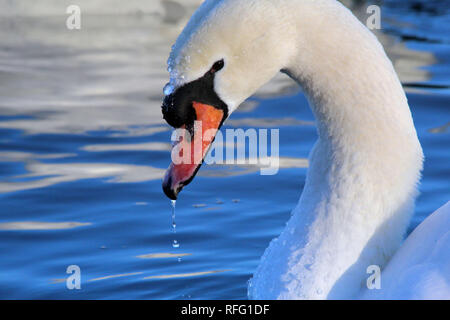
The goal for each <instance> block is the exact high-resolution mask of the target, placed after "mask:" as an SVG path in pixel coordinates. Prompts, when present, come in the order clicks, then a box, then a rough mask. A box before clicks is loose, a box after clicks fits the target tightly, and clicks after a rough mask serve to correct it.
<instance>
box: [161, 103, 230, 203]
mask: <svg viewBox="0 0 450 320" xmlns="http://www.w3.org/2000/svg"><path fill="white" fill-rule="evenodd" d="M192 104H193V107H194V110H195V114H196V121H195V123H194V128H193V130H190V131H188V130H181V132H182V135H181V137H180V138H179V140H178V141H177V142H176V143H175V144H174V145H173V149H172V163H171V164H170V166H169V168H168V169H167V171H166V175H165V177H164V181H163V190H164V193H165V194H166V195H167V197H169V198H170V199H172V200H176V199H177V196H178V193H179V192H180V191H181V189H182V188H183V187H184V186H185V185H187V184H189V183H190V182H191V181H192V180H193V179H194V177H195V175H196V173H197V171H198V169H200V166H201V165H202V163H203V159H204V158H205V156H206V153H207V152H208V150H209V148H210V147H211V144H212V142H213V141H214V137H215V135H216V132H217V130H219V128H220V126H221V124H222V122H223V118H224V112H223V111H222V110H219V109H217V108H214V107H213V106H210V105H207V104H202V103H199V102H195V101H194V102H193V103H192ZM181 129H186V126H185V125H183V126H182V127H181ZM192 132H193V136H191V133H192Z"/></svg>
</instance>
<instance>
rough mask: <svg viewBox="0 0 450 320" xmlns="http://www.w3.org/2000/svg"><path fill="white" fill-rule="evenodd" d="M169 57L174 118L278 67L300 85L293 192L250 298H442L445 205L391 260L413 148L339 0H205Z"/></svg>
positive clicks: (231, 106) (412, 135)
mask: <svg viewBox="0 0 450 320" xmlns="http://www.w3.org/2000/svg"><path fill="white" fill-rule="evenodd" d="M168 64H169V72H170V77H171V78H170V83H169V84H168V85H167V86H166V88H165V94H166V97H165V100H164V104H163V114H164V118H165V119H166V120H167V121H168V123H169V124H171V125H173V126H174V127H183V126H185V127H188V128H189V127H191V126H192V122H193V121H194V119H197V120H202V121H203V123H204V124H205V123H206V125H204V126H203V129H204V130H206V129H211V128H213V129H214V128H215V129H217V128H218V127H220V125H221V124H222V122H223V121H224V120H225V119H226V118H227V117H228V116H229V114H231V113H232V112H233V111H234V110H235V109H236V108H237V107H238V106H239V104H240V103H241V102H243V101H244V100H245V99H246V98H247V97H249V96H250V95H251V94H253V93H254V92H255V91H256V89H258V88H259V87H260V86H261V85H263V84H264V83H266V82H267V81H268V80H270V79H271V78H272V77H273V76H274V75H275V74H276V73H277V72H279V71H280V70H282V71H283V72H285V73H287V74H288V75H289V76H291V77H292V78H293V79H295V80H296V81H297V82H298V83H299V84H300V86H301V87H302V88H303V90H304V92H305V94H306V96H307V97H308V99H309V102H310V106H311V109H312V111H313V113H314V115H315V117H316V120H317V125H318V134H319V139H318V141H317V143H316V144H315V146H314V148H313V150H312V152H311V154H310V157H309V159H310V167H309V170H308V175H307V179H306V185H305V187H304V191H303V194H302V196H301V198H300V201H299V203H298V205H297V207H296V208H295V209H294V210H293V212H292V216H291V218H290V220H289V222H288V223H287V225H286V228H285V230H284V231H283V232H282V233H281V235H280V236H279V237H278V238H277V239H274V240H273V241H272V242H271V243H270V246H269V248H268V249H267V250H266V252H265V253H264V256H263V257H262V259H261V263H260V265H259V267H258V269H257V270H256V272H255V274H254V276H253V279H252V280H251V282H250V284H249V297H250V298H254V299H324V298H328V299H349V298H447V299H448V298H450V289H449V282H448V281H449V275H450V271H449V266H450V258H449V249H448V248H449V247H450V235H449V229H450V228H449V227H450V205H449V204H447V205H446V206H445V207H443V208H442V209H440V211H438V212H436V213H434V214H433V215H432V216H431V217H429V218H428V219H426V221H424V222H423V223H422V225H420V226H419V227H418V228H417V230H416V231H415V232H414V233H413V234H412V235H411V236H410V237H409V238H408V240H407V241H406V243H405V244H404V246H403V247H402V249H400V250H399V251H398V253H397V254H396V255H395V256H394V257H393V258H391V257H392V256H393V255H394V254H395V252H396V251H397V250H398V248H399V247H400V245H401V242H402V239H403V237H404V234H405V231H406V228H407V226H408V224H409V221H410V218H411V215H412V213H413V210H414V201H415V197H416V194H417V191H416V186H417V184H418V181H419V179H420V171H421V169H422V161H423V154H422V149H421V146H420V143H419V141H418V139H417V134H416V130H415V128H414V124H413V120H412V117H411V113H410V110H409V107H408V103H407V100H406V97H405V94H404V91H403V89H402V86H401V84H400V82H399V80H398V77H397V75H396V73H395V71H394V69H393V66H392V64H391V62H390V61H389V59H388V58H387V56H386V54H385V52H384V50H383V48H382V46H381V45H380V44H379V42H378V41H377V39H376V38H375V36H374V35H373V34H372V33H371V32H370V31H369V30H368V29H366V27H365V26H364V25H362V24H361V23H360V22H359V21H358V20H357V19H356V18H355V17H354V16H353V15H352V13H351V12H350V11H349V10H347V9H346V8H345V7H344V6H343V5H341V4H340V3H339V2H337V1H334V0H245V1H243V0H223V1H212V0H211V1H205V2H204V3H203V4H202V5H201V7H200V8H199V9H198V10H197V12H196V13H195V14H194V15H193V16H192V18H191V20H190V21H189V23H188V24H187V26H186V27H185V29H184V30H183V32H182V33H181V35H180V37H179V38H178V40H177V42H176V43H175V45H174V47H173V49H172V52H171V56H170V58H169V61H168ZM194 131H195V136H198V134H199V132H197V131H198V130H197V129H195V130H194ZM181 144H182V145H183V144H184V145H186V142H185V141H183V142H182V143H181ZM208 147H209V144H208V143H207V144H203V149H202V154H201V155H200V156H204V155H205V154H206V152H207V150H208ZM197 156H198V155H197ZM199 167H200V164H199V163H196V164H191V165H189V164H182V165H178V164H174V163H172V164H171V166H170V168H169V170H168V171H167V173H166V177H165V180H164V183H163V188H164V191H165V192H166V194H167V195H168V196H169V197H170V198H172V199H175V198H176V197H177V194H178V192H179V191H180V190H181V188H182V187H183V186H184V185H186V184H187V183H189V182H190V181H191V180H192V179H193V177H194V175H195V173H196V172H197V170H198V169H199ZM389 261H391V262H390V263H388V262H389ZM371 265H376V266H379V267H380V268H381V270H382V272H381V289H374V290H370V291H369V290H368V289H366V280H367V278H368V277H369V276H370V275H368V274H367V268H368V267H369V266H371Z"/></svg>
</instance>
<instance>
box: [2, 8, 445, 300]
mask: <svg viewBox="0 0 450 320" xmlns="http://www.w3.org/2000/svg"><path fill="white" fill-rule="evenodd" d="M366 6H367V4H365V3H364V2H363V3H362V4H361V3H359V4H355V5H354V6H353V7H352V10H354V12H355V14H356V15H357V16H358V17H359V18H361V19H363V18H364V10H365V7H366ZM169 9H170V8H169ZM171 10H175V13H173V12H172V15H169V13H170V12H168V11H167V12H165V13H158V12H156V13H154V14H145V13H144V14H143V13H139V12H138V13H133V12H131V13H130V10H127V14H126V15H125V14H124V15H104V16H101V15H96V14H92V15H87V16H86V17H84V18H83V26H82V29H81V30H79V31H74V32H73V31H68V30H67V29H65V25H64V23H65V18H66V16H64V15H61V16H54V15H52V16H42V14H36V15H34V16H33V15H27V16H24V17H19V16H5V17H2V18H1V19H0V83H1V85H0V97H1V99H0V298H3V299H5V298H9V299H17V298H25V299H77V298H82V299H105V298H111V299H246V297H247V280H248V279H249V278H250V277H251V275H252V273H253V271H254V270H255V268H256V266H257V264H258V261H259V258H260V256H261V255H262V253H263V252H264V249H265V248H266V247H267V245H268V244H269V241H270V240H271V239H272V238H273V237H275V236H277V235H278V234H279V233H280V232H281V230H282V229H283V228H284V225H285V222H286V221H287V219H288V217H289V215H290V211H291V209H292V208H293V207H294V206H295V204H296V203H297V200H298V198H299V196H300V194H301V191H302V188H303V185H304V181H305V175H306V168H305V167H304V165H301V163H303V162H302V161H303V159H305V158H306V157H307V156H308V153H309V150H310V149H311V147H312V145H313V143H314V141H315V139H316V131H315V130H316V129H315V126H314V123H313V121H314V119H313V117H312V114H311V112H310V110H309V109H308V105H307V102H306V99H305V98H304V96H303V94H302V93H301V92H300V90H299V89H298V88H297V87H296V86H295V84H294V83H293V82H292V81H291V80H289V79H288V78H286V77H279V78H277V79H276V80H274V81H272V82H271V83H269V84H268V85H267V86H265V87H264V88H263V89H262V90H260V91H259V92H258V93H257V94H255V96H253V97H251V98H250V99H249V101H247V102H246V103H245V104H244V105H243V106H242V108H241V109H240V110H239V111H237V112H235V113H234V114H233V115H232V116H231V118H230V119H229V121H228V122H227V123H226V124H225V126H224V128H223V129H222V130H225V129H226V128H235V127H240V128H243V129H247V128H279V129H280V156H281V157H283V158H291V159H294V161H293V162H291V163H294V165H287V166H285V167H283V168H281V169H280V171H279V173H278V174H276V175H273V176H262V175H260V174H259V171H258V168H256V169H255V168H249V167H239V166H217V165H216V166H204V167H202V169H201V170H200V172H199V175H198V176H197V178H196V179H195V180H194V182H193V183H192V184H191V185H189V186H188V187H187V188H185V190H183V192H182V193H181V195H180V197H179V199H178V201H177V206H176V234H174V233H173V230H172V211H171V204H170V201H169V200H168V199H167V198H166V197H165V196H164V194H163V193H162V190H161V177H162V174H163V172H164V170H165V169H166V168H167V166H168V164H169V162H170V152H169V148H170V145H169V141H170V134H171V132H170V128H169V127H168V126H167V125H166V124H165V123H164V122H163V120H162V117H161V113H160V105H161V99H162V88H163V86H164V84H165V83H166V81H167V73H166V71H165V61H166V58H167V55H168V53H169V50H170V45H171V43H172V42H173V41H174V39H175V37H176V35H177V34H178V32H179V28H180V26H181V25H182V24H183V23H184V22H183V21H184V20H183V19H186V18H187V16H188V15H189V14H190V11H189V10H191V9H190V8H187V9H186V8H185V9H182V8H181V5H179V6H178V7H177V6H175V7H174V8H172V9H171ZM177 10H178V11H177ZM17 11H19V13H20V10H19V9H17V10H16V14H17ZM62 12H63V13H64V10H63V11H62ZM183 15H184V16H183ZM168 17H169V18H170V19H169V18H168ZM179 17H182V18H179ZM382 17H383V24H382V29H381V30H379V31H377V32H376V34H377V36H378V37H379V38H380V40H381V41H382V42H383V45H384V46H385V48H386V50H387V51H388V54H389V55H390V56H391V58H392V60H393V61H394V65H395V66H396V68H397V71H398V72H399V74H400V77H401V79H402V82H403V83H404V85H405V90H406V91H407V95H408V99H409V103H410V106H411V110H412V113H413V117H414V120H415V124H416V128H417V131H418V134H419V138H420V141H421V143H422V146H423V148H424V152H425V156H426V162H425V169H424V172H423V178H422V183H421V186H420V191H421V195H420V196H419V198H418V201H417V210H416V213H415V215H414V218H413V220H412V222H411V227H410V231H411V230H412V229H413V228H414V227H415V226H416V225H417V224H419V223H420V222H421V221H422V220H423V219H424V218H425V217H426V216H427V215H428V214H430V213H431V212H433V211H434V210H435V209H437V208H438V207H439V206H441V205H443V204H444V203H445V202H446V201H448V200H449V199H450V166H449V163H450V109H449V108H450V5H448V2H447V1H414V3H413V4H411V3H410V2H409V1H385V4H384V5H383V6H382ZM178 19H179V20H178ZM296 164H297V165H296ZM174 239H176V240H177V241H178V242H179V244H180V246H179V247H178V248H174V247H173V246H172V244H173V240H174ZM69 265H78V266H79V267H80V269H81V289H80V290H68V289H67V288H66V278H67V277H68V276H69V275H68V274H67V273H66V269H67V267H68V266H69Z"/></svg>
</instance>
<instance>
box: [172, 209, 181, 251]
mask: <svg viewBox="0 0 450 320" xmlns="http://www.w3.org/2000/svg"><path fill="white" fill-rule="evenodd" d="M171 204H172V233H173V235H174V236H175V235H176V233H177V223H176V221H175V207H176V205H177V200H171ZM172 247H174V248H178V247H180V244H179V243H178V241H177V240H176V239H174V240H173V242H172Z"/></svg>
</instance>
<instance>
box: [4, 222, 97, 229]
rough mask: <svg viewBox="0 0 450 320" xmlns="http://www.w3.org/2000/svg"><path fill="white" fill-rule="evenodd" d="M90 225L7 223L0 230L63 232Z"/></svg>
mask: <svg viewBox="0 0 450 320" xmlns="http://www.w3.org/2000/svg"><path fill="white" fill-rule="evenodd" d="M89 225H91V223H88V222H84V223H82V222H38V221H23V222H5V223H0V230H61V229H72V228H76V227H82V226H89Z"/></svg>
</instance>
